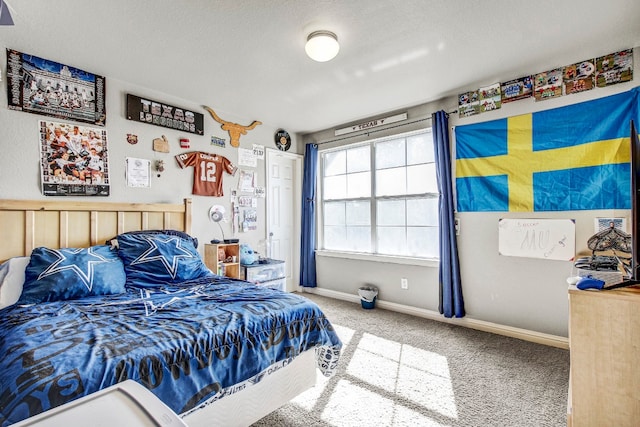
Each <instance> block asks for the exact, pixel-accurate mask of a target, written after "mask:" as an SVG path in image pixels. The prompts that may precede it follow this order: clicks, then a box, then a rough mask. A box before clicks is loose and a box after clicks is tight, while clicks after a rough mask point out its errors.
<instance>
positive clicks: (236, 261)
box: [204, 243, 240, 279]
mask: <svg viewBox="0 0 640 427" xmlns="http://www.w3.org/2000/svg"><path fill="white" fill-rule="evenodd" d="M220 262H222V264H223V265H224V275H225V276H227V277H230V278H232V279H238V278H240V244H238V243H218V244H209V243H207V244H205V245H204V264H205V265H206V266H207V268H208V269H209V270H211V271H213V272H214V273H215V274H219V270H218V266H219V263H220Z"/></svg>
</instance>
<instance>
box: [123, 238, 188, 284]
mask: <svg viewBox="0 0 640 427" xmlns="http://www.w3.org/2000/svg"><path fill="white" fill-rule="evenodd" d="M142 238H143V239H144V240H146V241H147V242H148V243H149V249H147V250H146V251H144V252H143V253H142V254H141V255H140V256H139V257H138V258H136V259H135V260H133V262H132V263H131V265H137V264H146V263H149V262H156V261H159V262H161V263H162V265H164V268H165V269H166V270H167V271H168V272H169V274H171V278H173V279H175V278H176V273H177V272H178V262H179V261H180V258H193V257H194V256H193V254H192V253H191V252H190V251H189V250H187V249H185V248H183V247H182V239H181V238H179V237H177V236H168V237H160V236H144V237H142ZM158 243H161V245H159V244H158Z"/></svg>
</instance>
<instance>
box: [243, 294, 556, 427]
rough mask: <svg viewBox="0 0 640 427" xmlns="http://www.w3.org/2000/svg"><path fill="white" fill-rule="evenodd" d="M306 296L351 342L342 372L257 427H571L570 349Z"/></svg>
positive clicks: (347, 342) (347, 344)
mask: <svg viewBox="0 0 640 427" xmlns="http://www.w3.org/2000/svg"><path fill="white" fill-rule="evenodd" d="M304 296H306V297H308V298H309V299H311V300H313V301H315V302H316V303H317V304H318V305H319V306H320V307H321V308H322V310H323V311H324V312H325V314H326V315H327V317H328V318H329V320H330V321H331V322H332V324H333V325H334V326H335V328H336V331H337V332H338V335H339V336H340V338H341V339H342V341H343V343H344V347H343V353H342V357H341V359H340V366H339V369H338V372H337V374H336V375H334V376H333V377H332V378H328V379H327V378H324V377H322V376H321V375H319V377H318V378H319V380H318V384H317V385H316V386H315V387H313V388H312V389H311V390H309V391H307V392H305V393H303V394H301V395H300V396H298V397H297V398H296V399H294V400H292V401H291V402H289V403H288V404H286V405H284V406H283V407H281V408H280V409H278V410H277V411H275V412H273V413H271V414H269V415H267V416H266V417H264V418H262V419H261V420H259V421H258V422H256V423H254V424H253V427H266V426H268V427H275V426H282V427H295V426H305V427H309V426H322V427H329V426H334V427H342V426H344V427H363V426H376V427H383V426H394V427H395V426H412V427H413V426H427V427H444V426H448V427H493V426H496V427H516V426H517V427H528V426H531V427H559V426H566V419H567V391H568V383H569V351H568V350H564V349H559V348H555V347H548V346H545V345H541V344H535V343H531V342H528V341H523V340H519V339H516V338H510V337H505V336H501V335H495V334H491V333H487V332H482V331H477V330H474V329H469V328H465V327H461V326H455V325H449V324H447V323H443V322H437V321H433V320H428V319H423V318H419V317H415V316H410V315H406V314H402V313H395V312H392V311H389V310H382V309H379V308H375V309H372V310H364V309H362V307H361V306H360V304H354V303H352V302H347V301H341V300H336V299H332V298H326V297H322V296H318V295H314V294H304Z"/></svg>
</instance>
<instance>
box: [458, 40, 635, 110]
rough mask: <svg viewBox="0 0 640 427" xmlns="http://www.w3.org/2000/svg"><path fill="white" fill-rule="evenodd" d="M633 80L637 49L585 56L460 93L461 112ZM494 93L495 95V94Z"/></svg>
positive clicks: (487, 108) (558, 95)
mask: <svg viewBox="0 0 640 427" xmlns="http://www.w3.org/2000/svg"><path fill="white" fill-rule="evenodd" d="M631 80H633V49H625V50H621V51H619V52H615V53H611V54H608V55H603V56H600V57H598V58H594V59H588V60H583V61H580V62H576V63H574V64H571V65H566V66H563V67H558V68H554V69H551V70H547V71H543V72H540V73H536V74H533V75H528V76H524V77H520V78H518V79H513V80H509V81H507V82H503V83H498V84H497V85H498V89H497V91H498V92H499V93H500V102H497V96H495V95H496V93H495V92H496V90H494V87H495V86H496V84H494V85H490V86H487V87H485V88H480V89H477V90H472V91H468V92H463V93H461V94H459V95H458V116H459V117H469V116H473V115H476V114H480V113H484V112H487V111H492V110H495V109H498V108H500V106H501V104H503V103H508V102H513V101H518V100H521V99H526V98H530V97H533V98H534V99H535V100H536V101H544V100H547V99H552V98H557V97H560V96H564V95H570V94H574V93H578V92H584V91H587V90H591V89H594V88H596V87H597V88H602V87H606V86H611V85H614V84H618V83H625V82H629V81H631ZM492 95H494V96H492Z"/></svg>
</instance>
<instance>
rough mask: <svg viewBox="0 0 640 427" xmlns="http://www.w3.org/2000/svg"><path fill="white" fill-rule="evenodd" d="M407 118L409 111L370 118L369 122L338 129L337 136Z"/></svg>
mask: <svg viewBox="0 0 640 427" xmlns="http://www.w3.org/2000/svg"><path fill="white" fill-rule="evenodd" d="M403 120H407V113H402V114H396V115H395V116H391V117H383V118H381V119H375V120H369V121H368V122H364V123H359V124H357V125H352V126H349V127H346V128H342V129H336V131H335V136H339V135H344V134H347V133H352V132H358V131H361V130H366V129H371V128H377V127H380V126H384V125H388V124H391V123H397V122H401V121H403Z"/></svg>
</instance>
